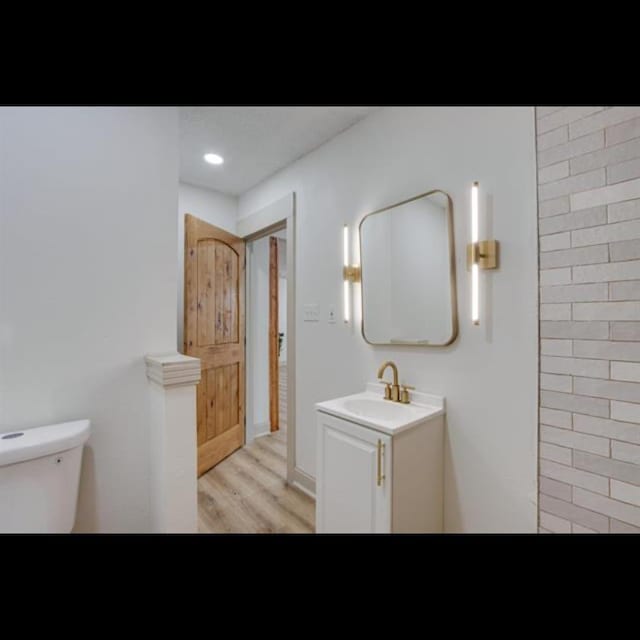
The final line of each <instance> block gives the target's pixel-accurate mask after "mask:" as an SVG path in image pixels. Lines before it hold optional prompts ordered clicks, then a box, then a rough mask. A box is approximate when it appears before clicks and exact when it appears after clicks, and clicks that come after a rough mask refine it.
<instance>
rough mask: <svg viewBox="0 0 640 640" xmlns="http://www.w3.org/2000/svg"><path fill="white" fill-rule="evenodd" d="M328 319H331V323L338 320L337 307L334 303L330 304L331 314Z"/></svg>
mask: <svg viewBox="0 0 640 640" xmlns="http://www.w3.org/2000/svg"><path fill="white" fill-rule="evenodd" d="M328 319H329V323H330V324H334V323H335V321H336V308H335V306H334V305H332V304H330V305H329V316H328Z"/></svg>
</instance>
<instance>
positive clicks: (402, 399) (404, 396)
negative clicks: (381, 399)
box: [400, 384, 415, 404]
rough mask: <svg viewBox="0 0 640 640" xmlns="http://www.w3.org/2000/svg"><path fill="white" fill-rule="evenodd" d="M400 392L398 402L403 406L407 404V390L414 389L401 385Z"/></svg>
mask: <svg viewBox="0 0 640 640" xmlns="http://www.w3.org/2000/svg"><path fill="white" fill-rule="evenodd" d="M400 386H401V387H402V391H401V392H400V402H402V403H403V404H409V402H410V400H409V389H413V390H415V387H412V386H410V385H408V384H401V385H400Z"/></svg>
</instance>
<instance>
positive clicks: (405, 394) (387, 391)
mask: <svg viewBox="0 0 640 640" xmlns="http://www.w3.org/2000/svg"><path fill="white" fill-rule="evenodd" d="M387 367H391V370H392V371H393V384H391V383H390V382H385V381H384V380H382V376H383V375H384V370H385V369H386V368H387ZM378 380H382V382H384V384H385V385H386V386H385V388H384V399H385V400H391V402H402V404H409V402H411V401H410V400H409V389H415V387H410V386H409V385H407V384H403V385H402V391H400V385H399V384H398V367H396V365H395V363H394V362H391V360H387V361H386V362H384V363H383V364H382V365H381V366H380V368H379V369H378Z"/></svg>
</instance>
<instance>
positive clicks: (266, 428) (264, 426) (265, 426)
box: [252, 422, 271, 439]
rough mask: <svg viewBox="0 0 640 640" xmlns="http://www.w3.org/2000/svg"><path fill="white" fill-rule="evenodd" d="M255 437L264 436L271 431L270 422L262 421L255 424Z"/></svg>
mask: <svg viewBox="0 0 640 640" xmlns="http://www.w3.org/2000/svg"><path fill="white" fill-rule="evenodd" d="M252 431H253V438H254V439H255V438H262V437H263V436H268V435H269V434H270V433H271V425H270V424H269V423H268V422H261V423H259V424H254V425H253V430H252Z"/></svg>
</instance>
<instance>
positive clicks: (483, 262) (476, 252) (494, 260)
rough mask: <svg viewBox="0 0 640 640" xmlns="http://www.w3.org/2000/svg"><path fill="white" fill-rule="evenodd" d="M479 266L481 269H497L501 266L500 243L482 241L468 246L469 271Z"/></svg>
mask: <svg viewBox="0 0 640 640" xmlns="http://www.w3.org/2000/svg"><path fill="white" fill-rule="evenodd" d="M473 264H477V265H478V267H479V268H480V269H497V268H498V267H499V266H500V243H499V242H498V241H497V240H481V241H480V242H472V243H470V244H468V245H467V269H471V265H473Z"/></svg>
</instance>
